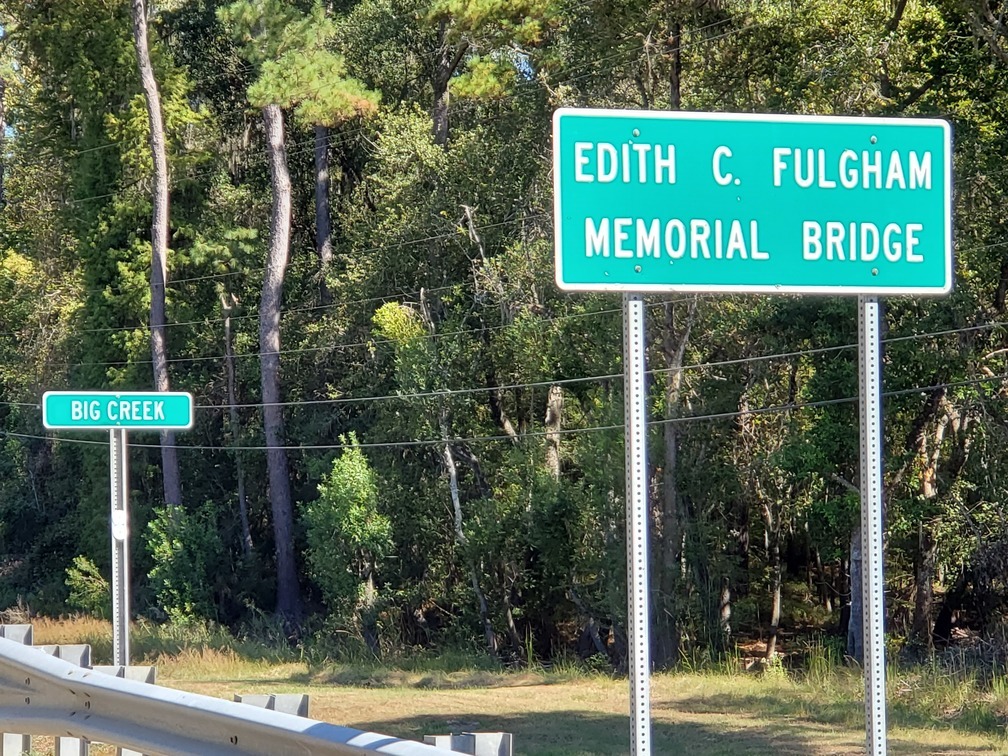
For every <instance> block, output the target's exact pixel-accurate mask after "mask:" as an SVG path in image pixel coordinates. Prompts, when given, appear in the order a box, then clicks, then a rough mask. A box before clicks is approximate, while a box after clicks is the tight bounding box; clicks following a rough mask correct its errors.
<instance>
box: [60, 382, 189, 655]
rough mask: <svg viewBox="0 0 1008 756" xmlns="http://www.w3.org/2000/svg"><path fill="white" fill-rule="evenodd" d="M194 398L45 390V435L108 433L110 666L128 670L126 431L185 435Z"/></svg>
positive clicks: (167, 393) (172, 394) (171, 394)
mask: <svg viewBox="0 0 1008 756" xmlns="http://www.w3.org/2000/svg"><path fill="white" fill-rule="evenodd" d="M192 424H193V398H192V395H190V394H187V393H185V392H181V391H155V392H141V391H47V392H46V393H45V394H43V395H42V425H43V426H44V427H45V428H47V429H49V430H108V432H109V488H110V491H111V496H110V501H111V508H110V518H109V522H110V529H111V531H112V663H113V664H115V665H121V666H129V657H130V652H129V613H130V609H129V607H130V601H129V598H130V597H129V585H130V579H129V530H130V525H129V461H128V459H129V444H128V439H127V430H135V431H140V430H185V429H187V428H191V427H192Z"/></svg>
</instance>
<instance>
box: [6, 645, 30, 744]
mask: <svg viewBox="0 0 1008 756" xmlns="http://www.w3.org/2000/svg"><path fill="white" fill-rule="evenodd" d="M0 638H6V639H7V640H12V641H14V642H15V643H23V644H24V645H26V646H30V645H32V639H33V636H32V626H31V625H0ZM30 751H31V735H21V734H20V733H14V732H5V733H3V739H2V740H0V756H21V755H22V754H25V753H29V752H30Z"/></svg>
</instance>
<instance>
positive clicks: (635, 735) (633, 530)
mask: <svg viewBox="0 0 1008 756" xmlns="http://www.w3.org/2000/svg"><path fill="white" fill-rule="evenodd" d="M644 324H645V320H644V298H643V297H642V296H641V295H640V294H624V295H623V365H624V378H623V383H624V385H623V394H624V397H625V399H624V401H625V423H626V442H625V445H626V500H627V501H626V518H627V522H626V525H627V527H626V538H627V584H628V590H627V601H628V604H629V606H628V607H627V610H628V611H627V615H628V625H629V628H628V629H629V631H630V659H629V662H630V721H631V726H630V734H631V737H630V740H631V743H632V749H631V754H633V756H646V755H647V754H650V753H651V680H650V675H651V660H650V647H651V644H650V641H649V638H650V633H649V627H648V622H649V616H650V611H649V606H648V603H649V598H648V590H649V589H648V582H649V581H648V501H647V475H648V465H647V392H646V389H645V386H644V369H645V355H644V345H645V340H644Z"/></svg>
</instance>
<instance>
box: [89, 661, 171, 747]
mask: <svg viewBox="0 0 1008 756" xmlns="http://www.w3.org/2000/svg"><path fill="white" fill-rule="evenodd" d="M94 671H95V672H101V673H102V674H103V675H111V676H112V677H121V678H123V679H126V680H136V681H137V682H142V683H149V684H150V685H153V684H154V683H155V681H156V680H157V667H147V666H143V665H133V664H131V665H129V666H126V665H123V664H99V665H97V666H96V667H94ZM116 756H143V754H142V753H140V751H133V750H131V749H129V748H117V749H116Z"/></svg>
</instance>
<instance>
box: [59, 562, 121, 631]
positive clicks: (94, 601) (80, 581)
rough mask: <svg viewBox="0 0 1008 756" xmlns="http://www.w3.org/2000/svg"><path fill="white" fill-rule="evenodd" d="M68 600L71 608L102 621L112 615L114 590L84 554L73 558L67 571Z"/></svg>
mask: <svg viewBox="0 0 1008 756" xmlns="http://www.w3.org/2000/svg"><path fill="white" fill-rule="evenodd" d="M66 586H67V588H69V589H70V597H69V598H68V599H67V601H68V603H69V604H70V606H72V607H73V608H75V609H80V610H81V611H82V612H87V613H88V614H92V615H94V616H96V617H101V618H102V619H108V618H109V617H110V616H111V615H112V590H111V587H110V586H109V582H108V581H107V580H106V579H105V578H104V577H103V576H102V574H101V572H100V571H99V570H98V567H97V566H96V565H95V563H94V562H92V561H91V560H90V559H88V558H87V557H86V556H84V555H83V554H82V555H80V556H75V557H74V558H73V565H72V566H70V567H67V569H66Z"/></svg>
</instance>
